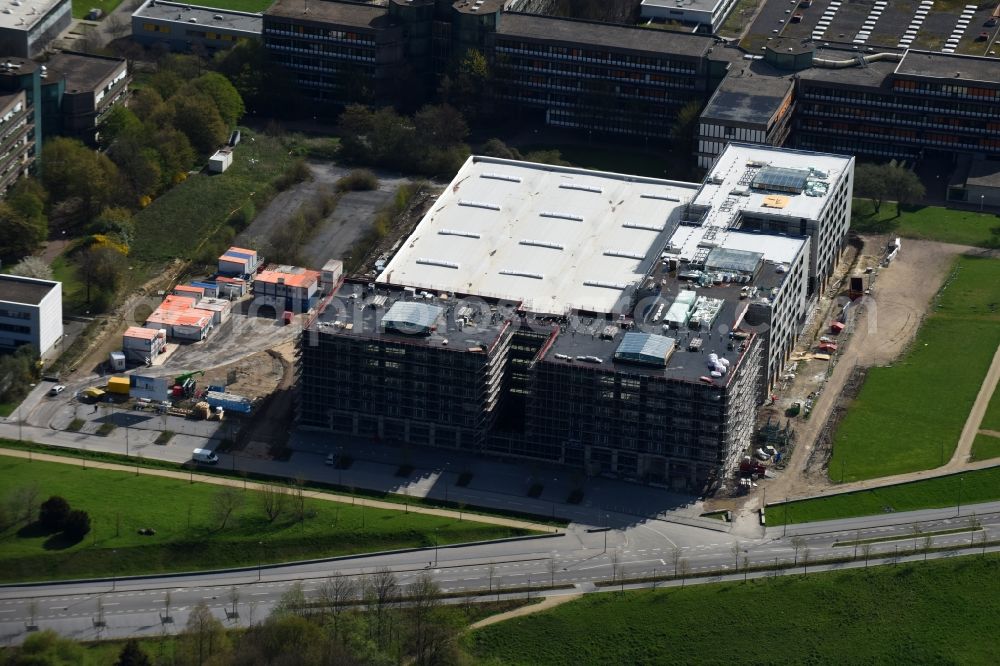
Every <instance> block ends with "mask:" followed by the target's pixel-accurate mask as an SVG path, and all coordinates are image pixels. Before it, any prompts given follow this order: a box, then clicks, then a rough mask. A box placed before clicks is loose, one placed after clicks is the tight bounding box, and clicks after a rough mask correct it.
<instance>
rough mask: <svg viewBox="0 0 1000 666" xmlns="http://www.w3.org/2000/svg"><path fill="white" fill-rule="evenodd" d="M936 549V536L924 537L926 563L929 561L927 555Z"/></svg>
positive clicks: (926, 535)
mask: <svg viewBox="0 0 1000 666" xmlns="http://www.w3.org/2000/svg"><path fill="white" fill-rule="evenodd" d="M933 547H934V535H933V534H925V535H924V547H923V550H924V562H926V561H927V553H929V552H931V548H933Z"/></svg>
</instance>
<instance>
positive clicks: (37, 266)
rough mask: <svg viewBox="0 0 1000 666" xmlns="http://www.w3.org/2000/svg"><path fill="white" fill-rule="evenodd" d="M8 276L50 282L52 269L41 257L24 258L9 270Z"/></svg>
mask: <svg viewBox="0 0 1000 666" xmlns="http://www.w3.org/2000/svg"><path fill="white" fill-rule="evenodd" d="M10 274H11V275H20V276H21V277H30V278H35V279H38V280H51V279H52V267H51V266H49V265H48V264H47V263H45V260H44V259H42V258H41V257H35V256H30V257H25V258H24V259H22V260H21V261H20V262H18V263H17V264H16V265H15V266H14V268H12V269H10Z"/></svg>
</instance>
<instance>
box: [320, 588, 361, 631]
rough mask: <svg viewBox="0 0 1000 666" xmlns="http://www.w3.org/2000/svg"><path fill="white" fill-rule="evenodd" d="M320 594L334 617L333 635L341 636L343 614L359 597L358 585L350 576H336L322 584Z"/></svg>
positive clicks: (324, 604)
mask: <svg viewBox="0 0 1000 666" xmlns="http://www.w3.org/2000/svg"><path fill="white" fill-rule="evenodd" d="M319 596H320V599H321V600H322V602H323V606H325V607H326V608H327V609H328V612H329V613H330V617H331V618H332V619H333V635H334V636H339V635H340V618H341V615H342V614H343V613H344V611H345V610H346V608H347V604H349V603H351V602H352V601H354V600H355V599H357V596H358V587H357V585H356V584H355V583H354V579H353V578H351V577H350V576H334V577H333V578H327V579H326V581H324V582H323V583H322V584H321V585H320V587H319Z"/></svg>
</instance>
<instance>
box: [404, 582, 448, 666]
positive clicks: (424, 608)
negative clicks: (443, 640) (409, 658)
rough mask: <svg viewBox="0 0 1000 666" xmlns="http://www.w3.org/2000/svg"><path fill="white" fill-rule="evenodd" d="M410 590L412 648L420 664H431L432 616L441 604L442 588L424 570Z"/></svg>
mask: <svg viewBox="0 0 1000 666" xmlns="http://www.w3.org/2000/svg"><path fill="white" fill-rule="evenodd" d="M408 592H409V597H410V602H409V605H408V608H407V611H408V614H409V616H410V631H411V634H410V643H411V645H410V648H411V650H412V653H413V654H414V655H415V657H416V662H417V663H418V664H430V663H433V660H432V659H431V658H430V653H431V651H432V649H433V646H434V641H433V640H432V636H433V633H434V632H433V628H432V617H433V613H434V610H435V609H436V608H437V607H438V606H440V605H441V601H440V596H441V589H440V588H439V587H438V585H437V583H435V582H434V580H433V579H432V578H431V576H430V574H428V573H427V572H424V573H422V574H420V575H419V576H417V580H415V581H414V582H413V583H412V584H411V585H410V586H409V590H408Z"/></svg>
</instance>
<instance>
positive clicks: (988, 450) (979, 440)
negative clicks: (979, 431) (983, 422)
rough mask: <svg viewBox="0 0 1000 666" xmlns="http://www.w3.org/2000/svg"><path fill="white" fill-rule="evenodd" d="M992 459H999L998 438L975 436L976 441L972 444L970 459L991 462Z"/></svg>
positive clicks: (999, 445)
mask: <svg viewBox="0 0 1000 666" xmlns="http://www.w3.org/2000/svg"><path fill="white" fill-rule="evenodd" d="M993 458H1000V437H993V436H992V435H976V441H974V442H973V443H972V459H973V460H992V459H993ZM998 462H1000V461H998Z"/></svg>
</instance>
